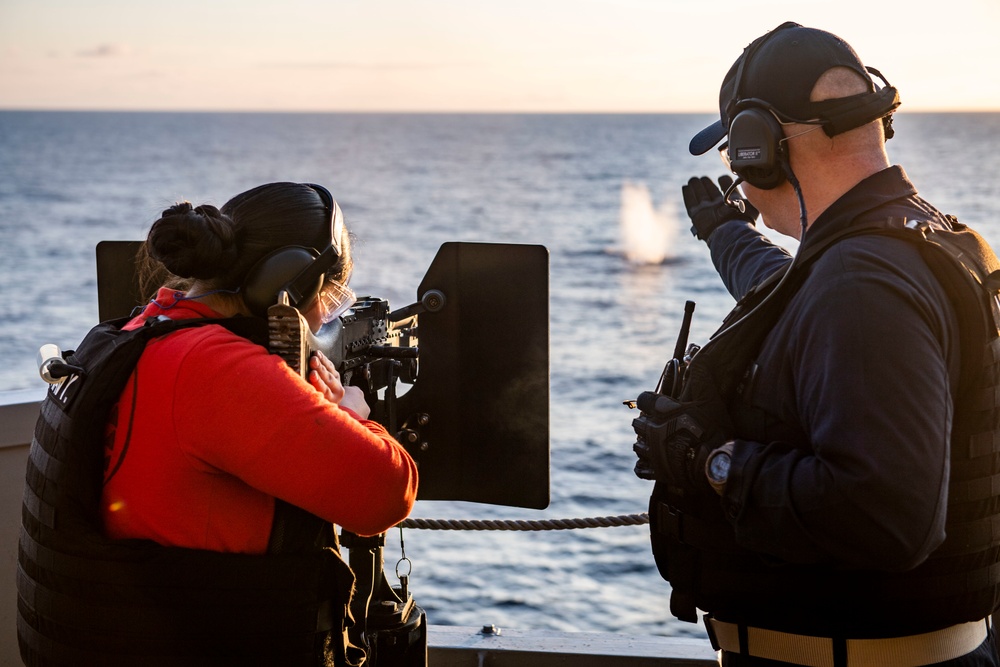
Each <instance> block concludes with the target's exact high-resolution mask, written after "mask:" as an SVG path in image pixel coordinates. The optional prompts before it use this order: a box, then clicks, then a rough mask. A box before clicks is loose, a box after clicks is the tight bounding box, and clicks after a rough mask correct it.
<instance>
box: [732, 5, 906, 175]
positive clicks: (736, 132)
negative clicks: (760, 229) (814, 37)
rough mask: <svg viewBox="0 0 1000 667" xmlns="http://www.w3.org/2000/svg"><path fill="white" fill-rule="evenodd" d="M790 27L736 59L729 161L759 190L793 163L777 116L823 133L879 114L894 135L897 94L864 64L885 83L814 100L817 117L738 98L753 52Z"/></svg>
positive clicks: (830, 133)
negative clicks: (797, 115)
mask: <svg viewBox="0 0 1000 667" xmlns="http://www.w3.org/2000/svg"><path fill="white" fill-rule="evenodd" d="M789 27H794V24H790V25H782V26H779V27H778V28H777V29H775V30H774V31H772V32H771V33H768V35H767V36H766V37H765V38H764V39H762V40H761V41H760V42H758V43H757V44H756V45H752V46H751V47H750V48H748V50H747V53H746V54H745V55H744V57H743V58H742V59H741V60H740V66H739V70H738V71H737V74H736V96H735V101H734V103H733V104H732V106H731V108H730V111H729V112H728V113H727V115H728V116H729V118H730V119H731V120H730V122H729V128H728V129H729V131H728V135H729V140H728V144H727V146H724V147H723V148H724V149H726V148H728V151H729V164H730V167H731V168H732V170H733V172H734V173H735V174H736V175H737V176H739V177H740V178H741V179H742V180H743V181H745V182H747V183H749V184H750V185H752V186H754V187H756V188H760V189H761V190H770V189H773V188H776V187H778V186H779V185H781V184H782V183H784V182H785V180H786V179H787V178H788V175H789V173H790V171H791V167H790V166H789V163H788V148H787V146H786V144H785V142H784V139H785V138H786V137H785V133H784V131H783V129H782V127H781V121H785V122H794V123H803V124H807V125H822V126H823V131H824V132H826V134H827V136H830V137H833V136H836V135H837V134H841V133H843V132H847V131H848V130H852V129H854V128H856V127H860V126H862V125H864V124H865V123H869V122H871V121H873V120H875V119H877V118H882V122H883V125H884V127H885V136H886V139H888V138H890V137H892V135H893V131H892V118H891V116H889V113H890V112H891V111H892V110H893V109H895V108H896V107H897V106H899V93H898V92H897V90H896V89H895V88H893V87H892V86H890V85H889V82H888V81H886V79H885V77H883V76H882V74H881V72H879V71H878V70H876V69H874V68H872V67H866V68H865V69H866V70H867V71H868V72H870V73H872V74H874V75H875V76H877V77H878V78H879V79H881V80H882V82H883V83H884V84H885V87H883V88H880V89H877V90H875V91H874V92H871V93H861V94H859V95H851V96H849V97H844V98H838V99H832V100H826V101H824V102H817V103H815V106H816V108H817V109H818V110H820V117H819V118H813V119H806V120H803V119H797V118H792V117H790V116H787V115H786V114H783V113H782V112H780V111H779V110H778V109H776V108H774V107H773V106H772V105H771V104H769V103H768V102H766V101H765V100H761V99H757V98H747V99H744V98H743V97H742V90H743V77H744V69H745V67H746V65H747V63H748V62H750V60H751V59H752V58H753V56H754V55H755V54H756V53H757V51H758V50H759V49H760V48H761V47H762V46H763V45H764V44H765V43H766V42H767V40H768V39H770V38H771V37H772V36H773V35H774V34H775V33H777V32H779V31H780V30H782V29H785V28H789Z"/></svg>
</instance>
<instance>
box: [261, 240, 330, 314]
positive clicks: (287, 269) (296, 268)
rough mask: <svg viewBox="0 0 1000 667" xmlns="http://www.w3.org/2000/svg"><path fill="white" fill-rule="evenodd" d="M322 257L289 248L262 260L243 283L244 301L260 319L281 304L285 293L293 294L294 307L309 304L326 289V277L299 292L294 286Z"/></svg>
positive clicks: (300, 249) (296, 248)
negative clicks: (296, 280) (280, 301)
mask: <svg viewBox="0 0 1000 667" xmlns="http://www.w3.org/2000/svg"><path fill="white" fill-rule="evenodd" d="M317 257H318V255H317V253H316V251H314V250H312V249H311V248H305V247H302V246H286V247H284V248H279V249H278V250H275V251H274V252H272V253H270V254H268V255H265V256H264V257H262V258H261V259H260V260H259V261H258V262H257V263H256V264H254V265H253V267H252V268H251V269H250V272H249V273H248V274H247V277H246V280H244V281H243V301H244V303H246V305H247V307H249V308H250V312H252V313H253V314H254V315H257V316H258V317H266V316H267V309H268V308H270V307H271V306H273V305H274V304H275V303H277V301H278V295H279V294H280V293H281V291H282V290H287V291H289V295H288V297H289V301H290V305H292V306H296V307H298V306H301V305H303V304H306V303H308V302H309V301H310V300H311V299H312V298H313V297H314V296H316V295H317V294H318V293H319V290H320V288H321V287H322V286H323V276H322V275H321V276H319V278H318V279H317V281H316V284H315V286H309V287H308V288H305V289H303V290H302V292H301V293H296V292H297V290H296V289H294V288H293V286H292V283H293V282H294V281H295V279H296V278H297V277H298V276H299V275H300V274H301V273H302V272H303V271H305V270H306V269H307V268H309V267H310V266H311V265H312V263H313V262H314V261H315V260H316V258H317Z"/></svg>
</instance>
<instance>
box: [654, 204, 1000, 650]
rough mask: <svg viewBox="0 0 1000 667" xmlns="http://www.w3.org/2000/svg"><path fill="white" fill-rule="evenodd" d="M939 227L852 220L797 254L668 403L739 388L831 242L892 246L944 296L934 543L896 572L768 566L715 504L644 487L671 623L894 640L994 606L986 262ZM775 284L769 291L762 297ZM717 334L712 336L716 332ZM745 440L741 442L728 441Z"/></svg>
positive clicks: (993, 448) (995, 468) (956, 226)
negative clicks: (866, 238) (940, 462)
mask: <svg viewBox="0 0 1000 667" xmlns="http://www.w3.org/2000/svg"><path fill="white" fill-rule="evenodd" d="M948 220H949V222H950V223H951V229H950V230H940V229H934V228H933V227H931V226H929V225H927V224H926V223H923V222H916V221H909V222H908V221H907V220H906V219H905V218H890V219H888V220H882V221H877V222H870V223H859V224H856V225H854V226H852V227H849V228H846V229H844V230H842V231H840V232H839V233H838V234H834V235H832V236H831V237H830V238H828V239H826V240H825V241H824V242H823V243H818V244H816V245H814V246H811V247H809V246H805V245H803V247H802V248H801V249H800V255H803V256H802V257H799V258H797V262H796V266H795V267H794V271H793V272H792V273H791V274H790V275H789V276H788V278H787V279H785V280H783V281H780V284H779V278H780V276H772V277H771V278H770V279H768V280H766V281H765V282H764V283H763V284H762V285H761V286H760V287H759V288H757V289H756V290H754V291H753V292H752V293H751V294H748V295H747V297H745V298H744V299H743V300H741V302H740V303H739V304H738V305H737V307H736V308H735V309H734V311H733V312H732V313H731V314H730V315H729V316H728V317H727V319H726V322H725V323H724V324H723V326H722V328H721V329H720V331H726V329H727V328H728V327H730V325H733V324H734V323H736V324H735V328H734V329H732V330H730V331H729V332H728V333H726V334H725V335H724V336H722V337H721V338H720V339H719V340H718V341H716V342H710V343H709V344H707V345H706V346H705V348H703V349H702V350H701V351H699V352H698V353H697V354H696V355H695V356H694V358H693V359H692V360H691V363H690V365H689V367H688V368H687V371H686V383H685V385H684V387H683V389H682V393H681V400H682V401H695V400H698V397H699V395H703V392H705V391H706V387H709V386H711V388H712V390H721V392H722V395H723V396H725V397H727V400H728V402H729V404H730V405H733V404H735V403H737V402H738V401H739V400H740V399H739V398H738V397H737V394H738V391H739V383H740V381H741V378H743V377H744V372H745V371H746V370H747V369H748V368H750V366H751V361H752V359H753V357H754V356H755V355H756V354H757V352H758V351H759V349H760V346H761V344H762V341H763V339H764V336H765V335H766V333H767V332H768V331H770V329H771V327H772V325H773V323H774V322H775V321H777V319H778V318H779V317H780V315H781V313H782V311H783V309H784V308H785V306H786V305H787V303H788V301H789V300H790V298H791V296H792V295H793V294H794V293H795V292H796V291H797V290H798V288H799V287H801V285H802V283H803V282H804V280H805V278H806V276H807V275H808V266H809V265H810V264H811V263H812V262H813V261H815V259H816V258H817V257H818V256H819V255H820V254H822V252H823V251H824V250H826V249H827V248H829V247H830V246H831V245H832V244H833V243H836V242H837V241H839V240H841V239H844V238H847V237H849V236H853V235H857V234H882V235H888V236H892V237H895V238H901V239H906V240H907V241H909V242H912V243H915V244H916V245H917V247H918V248H919V249H920V251H921V254H922V256H923V257H924V259H925V261H926V263H927V264H928V266H929V267H930V268H931V270H932V271H933V273H934V274H935V276H936V278H937V279H938V280H939V281H940V282H941V284H942V286H943V287H944V288H945V289H946V290H947V292H948V293H949V294H954V295H956V296H960V298H956V299H955V302H954V303H955V307H956V311H957V314H958V318H959V331H960V345H961V348H960V349H961V360H962V365H961V371H960V373H961V375H960V380H959V394H958V396H956V397H955V415H954V420H953V427H952V438H951V448H950V449H951V461H950V470H951V473H950V483H949V496H948V512H947V518H946V526H945V529H946V533H947V537H946V539H945V541H944V542H943V543H942V544H941V545H940V546H939V547H938V548H937V549H936V550H935V551H934V552H933V553H932V554H931V555H930V557H929V558H928V559H927V560H926V561H925V562H924V563H922V564H921V565H920V566H918V567H916V568H915V569H913V570H910V571H907V572H892V573H888V572H865V571H857V570H838V569H836V568H833V567H829V568H827V567H821V566H797V565H794V564H788V563H777V562H769V561H766V560H764V559H763V558H762V557H761V556H760V555H759V554H755V553H751V552H749V551H746V550H743V549H741V548H740V547H739V546H738V545H737V543H736V541H735V536H734V532H733V528H732V524H731V523H730V522H729V521H727V519H726V517H725V516H723V509H722V506H721V504H719V503H707V504H706V503H699V504H697V505H696V504H694V503H691V504H689V505H688V506H685V505H684V504H683V503H682V502H677V501H676V498H677V494H676V493H671V490H670V489H668V488H665V485H664V483H663V482H657V483H656V486H655V487H654V491H653V494H652V497H651V499H650V529H651V540H652V548H653V555H654V558H655V560H656V564H657V567H658V569H659V571H660V573H661V575H662V576H663V577H664V578H665V579H667V580H668V581H669V582H670V584H671V589H672V593H671V601H670V606H671V612H672V613H673V614H674V615H675V616H677V617H678V618H680V619H682V620H687V621H692V622H694V621H696V620H697V614H696V611H695V610H696V608H700V609H704V610H710V611H712V612H713V613H716V612H717V611H719V610H722V612H723V613H724V614H725V615H726V616H727V620H733V621H737V622H739V621H742V620H743V619H744V618H752V619H753V620H754V621H755V622H756V623H758V624H760V622H761V620H762V619H763V620H764V621H765V622H766V623H767V624H768V627H775V628H778V629H782V630H785V631H790V632H799V633H801V634H815V633H816V631H817V628H816V627H815V625H814V623H815V619H816V618H817V617H818V618H821V619H822V623H823V632H821V633H820V634H826V633H829V632H834V633H840V634H841V636H849V637H866V636H883V637H884V636H895V635H907V634H914V633H919V632H924V631H929V630H933V629H937V628H940V627H944V626H947V625H951V624H955V623H959V622H964V621H975V620H980V619H982V618H984V617H986V616H989V615H990V614H991V613H992V612H993V610H994V609H995V608H996V607H997V603H998V602H1000V531H996V530H994V528H993V526H994V524H995V523H996V522H997V521H1000V485H998V484H996V480H998V479H1000V311H998V306H997V298H996V297H997V293H998V291H1000V260H998V259H997V257H996V255H995V254H994V253H993V251H992V250H991V249H990V248H989V246H988V245H987V244H986V243H985V241H984V240H983V239H982V238H981V237H980V236H979V235H978V234H976V233H975V232H974V231H972V230H971V229H968V228H967V227H965V226H964V225H961V224H960V223H958V221H957V220H955V219H954V218H950V217H949V219H948ZM776 285H778V287H777V288H776ZM716 336H718V334H716ZM740 435H741V436H745V437H747V438H748V439H751V440H752V439H754V438H753V434H744V433H740Z"/></svg>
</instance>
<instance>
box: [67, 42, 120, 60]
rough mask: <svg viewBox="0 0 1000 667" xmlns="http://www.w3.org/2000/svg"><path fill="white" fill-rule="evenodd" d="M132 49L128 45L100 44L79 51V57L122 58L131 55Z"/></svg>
mask: <svg viewBox="0 0 1000 667" xmlns="http://www.w3.org/2000/svg"><path fill="white" fill-rule="evenodd" d="M131 52H132V49H130V48H129V46H128V44H117V43H108V44H98V45H97V46H95V47H93V48H91V49H85V50H83V51H78V52H77V55H78V56H80V57H82V58H121V57H124V56H127V55H129V53H131Z"/></svg>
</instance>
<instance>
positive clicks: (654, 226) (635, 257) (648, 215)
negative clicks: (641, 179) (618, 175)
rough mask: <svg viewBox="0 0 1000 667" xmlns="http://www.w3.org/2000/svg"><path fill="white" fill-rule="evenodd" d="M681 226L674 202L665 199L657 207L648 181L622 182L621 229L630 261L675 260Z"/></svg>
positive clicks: (623, 247) (626, 254)
mask: <svg viewBox="0 0 1000 667" xmlns="http://www.w3.org/2000/svg"><path fill="white" fill-rule="evenodd" d="M679 228H680V222H679V220H678V219H677V209H676V205H675V204H674V203H673V202H671V201H664V202H663V203H662V204H661V205H660V206H659V208H657V207H655V206H654V205H653V198H652V196H651V195H650V194H649V188H648V187H646V185H645V184H644V183H630V182H628V181H626V182H625V183H623V184H622V204H621V212H620V214H619V229H620V232H621V242H622V254H623V255H624V256H625V258H626V259H627V260H628V261H629V262H630V263H632V264H637V265H646V264H663V263H664V262H667V261H669V260H672V259H674V257H673V250H674V248H673V245H674V240H675V239H676V238H677V230H678V229H679Z"/></svg>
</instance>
